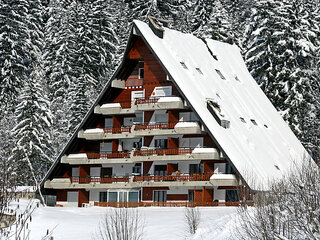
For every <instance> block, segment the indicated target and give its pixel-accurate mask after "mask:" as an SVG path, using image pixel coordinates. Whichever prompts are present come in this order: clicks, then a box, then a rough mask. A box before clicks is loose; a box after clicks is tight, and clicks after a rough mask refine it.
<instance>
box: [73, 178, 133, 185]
mask: <svg viewBox="0 0 320 240" xmlns="http://www.w3.org/2000/svg"><path fill="white" fill-rule="evenodd" d="M70 181H71V183H101V184H103V183H128V182H129V177H72V178H70Z"/></svg>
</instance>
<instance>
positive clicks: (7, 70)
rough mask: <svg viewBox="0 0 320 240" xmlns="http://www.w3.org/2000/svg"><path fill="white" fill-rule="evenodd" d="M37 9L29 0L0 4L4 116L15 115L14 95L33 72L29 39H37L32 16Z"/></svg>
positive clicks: (5, 0)
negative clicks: (13, 113)
mask: <svg viewBox="0 0 320 240" xmlns="http://www.w3.org/2000/svg"><path fill="white" fill-rule="evenodd" d="M36 2H37V1H35V4H37V3H36ZM40 6H41V5H40V4H39V5H37V8H35V5H34V4H33V2H32V1H29V0H14V1H8V0H1V1H0V102H1V106H0V109H1V110H2V111H4V112H6V113H8V112H9V113H10V112H11V113H12V112H13V111H14V107H15V105H16V104H17V102H16V99H17V98H16V96H17V93H18V92H19V90H20V88H21V87H22V86H23V81H24V80H25V79H26V78H27V77H28V76H29V74H30V73H31V71H32V62H33V61H34V59H35V58H34V57H35V56H34V52H35V51H34V50H35V48H34V47H35V46H33V43H34V41H33V39H32V38H35V39H34V40H35V41H36V39H37V37H38V36H39V32H37V31H38V27H37V24H38V23H37V16H35V15H33V14H35V13H37V10H38V9H39V8H40ZM32 8H34V9H32ZM31 10H32V11H31Z"/></svg>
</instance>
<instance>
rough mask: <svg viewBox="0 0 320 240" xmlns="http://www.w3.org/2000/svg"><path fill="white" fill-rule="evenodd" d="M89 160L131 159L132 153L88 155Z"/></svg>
mask: <svg viewBox="0 0 320 240" xmlns="http://www.w3.org/2000/svg"><path fill="white" fill-rule="evenodd" d="M87 157H88V158H89V159H100V158H130V152H112V153H87Z"/></svg>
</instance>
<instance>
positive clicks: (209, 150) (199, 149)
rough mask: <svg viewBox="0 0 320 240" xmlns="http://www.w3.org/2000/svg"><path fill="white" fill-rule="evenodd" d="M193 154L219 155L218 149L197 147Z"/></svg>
mask: <svg viewBox="0 0 320 240" xmlns="http://www.w3.org/2000/svg"><path fill="white" fill-rule="evenodd" d="M192 153H215V154H218V151H217V149H216V148H200V147H197V148H195V149H193V151H192Z"/></svg>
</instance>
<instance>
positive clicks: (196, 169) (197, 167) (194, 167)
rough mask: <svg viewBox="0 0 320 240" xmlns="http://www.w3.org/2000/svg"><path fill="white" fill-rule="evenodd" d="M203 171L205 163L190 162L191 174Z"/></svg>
mask: <svg viewBox="0 0 320 240" xmlns="http://www.w3.org/2000/svg"><path fill="white" fill-rule="evenodd" d="M202 173H203V163H200V164H190V165H189V174H190V175H193V174H202Z"/></svg>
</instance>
